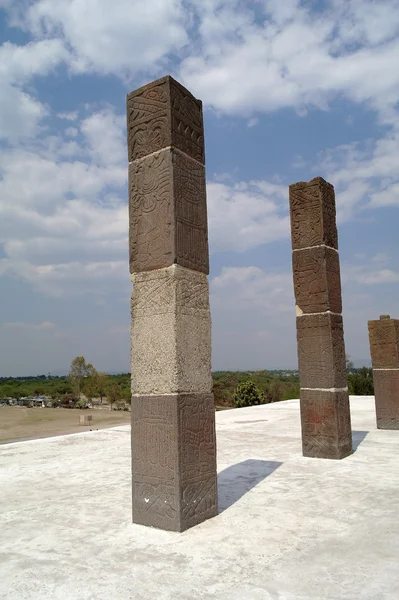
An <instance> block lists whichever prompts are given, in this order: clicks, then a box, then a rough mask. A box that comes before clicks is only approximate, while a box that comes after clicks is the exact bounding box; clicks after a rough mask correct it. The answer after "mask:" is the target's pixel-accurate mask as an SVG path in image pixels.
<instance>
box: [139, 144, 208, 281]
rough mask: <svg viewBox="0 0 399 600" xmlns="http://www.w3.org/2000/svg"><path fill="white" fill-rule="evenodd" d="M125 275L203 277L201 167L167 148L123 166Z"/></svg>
mask: <svg viewBox="0 0 399 600" xmlns="http://www.w3.org/2000/svg"><path fill="white" fill-rule="evenodd" d="M129 196H130V201H129V215H130V228H129V239H130V242H129V246H130V272H131V273H137V272H140V271H149V270H152V269H160V268H163V267H168V266H170V265H172V264H174V263H177V264H179V265H182V266H184V267H187V268H189V269H193V270H196V271H202V272H203V273H209V252H208V223H207V206H206V189H205V167H204V166H203V165H201V164H199V163H198V162H197V161H195V160H193V159H191V158H189V157H188V156H187V155H185V154H183V153H182V152H180V151H179V150H176V149H173V148H168V149H166V150H162V151H161V152H158V153H157V154H153V155H150V156H147V157H146V158H143V159H142V160H139V161H135V162H133V163H131V164H130V166H129Z"/></svg>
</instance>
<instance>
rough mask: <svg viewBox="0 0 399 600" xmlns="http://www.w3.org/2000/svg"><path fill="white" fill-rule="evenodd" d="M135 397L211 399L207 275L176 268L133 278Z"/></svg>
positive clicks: (133, 388)
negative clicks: (202, 395)
mask: <svg viewBox="0 0 399 600" xmlns="http://www.w3.org/2000/svg"><path fill="white" fill-rule="evenodd" d="M133 282H134V289H133V294H132V330H131V331H132V364H133V365H134V367H133V368H132V375H131V377H132V393H133V394H173V393H179V392H198V393H199V392H200V393H210V392H211V390H212V376H211V319H210V311H209V287H208V280H207V277H206V275H205V274H203V273H197V272H194V271H189V270H187V269H185V268H183V267H180V266H178V265H173V266H172V267H168V268H166V269H157V270H156V271H151V272H148V273H139V274H137V275H134V276H133Z"/></svg>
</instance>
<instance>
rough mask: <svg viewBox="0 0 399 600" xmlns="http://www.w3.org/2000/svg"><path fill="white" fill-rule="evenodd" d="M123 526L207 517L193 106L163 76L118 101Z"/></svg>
mask: <svg viewBox="0 0 399 600" xmlns="http://www.w3.org/2000/svg"><path fill="white" fill-rule="evenodd" d="M127 125H128V152H129V216H130V223H129V227H130V231H129V239H130V242H129V243H130V272H131V276H132V281H133V294H132V326H131V347H132V354H131V374H132V472H133V521H134V523H140V524H142V525H149V526H153V527H158V528H161V529H168V530H173V531H183V530H185V529H188V528H189V527H192V526H193V525H196V524H198V523H200V522H202V521H204V520H205V519H208V518H209V517H213V516H214V515H216V514H217V482H216V442H215V409H214V401H213V395H212V377H211V319H210V310H209V289H208V278H207V274H208V273H209V258H208V233H207V232H208V228H207V208H206V191H205V166H204V163H205V159H204V134H203V120H202V104H201V102H200V101H199V100H196V99H195V98H194V97H193V96H192V95H191V94H190V93H189V92H188V91H187V90H186V89H185V88H183V87H182V86H181V85H180V84H179V83H177V82H176V81H174V79H172V78H171V77H169V76H168V77H164V78H162V79H159V80H157V81H154V82H152V83H150V84H149V85H146V86H144V87H142V88H140V89H138V90H136V91H134V92H132V93H131V94H129V95H128V97H127Z"/></svg>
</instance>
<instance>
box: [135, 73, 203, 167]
mask: <svg viewBox="0 0 399 600" xmlns="http://www.w3.org/2000/svg"><path fill="white" fill-rule="evenodd" d="M126 104H127V145H128V158H129V162H132V161H133V160H137V159H139V158H143V157H144V156H147V155H148V154H152V153H153V152H158V150H162V149H163V148H167V147H169V146H172V147H174V148H178V149H179V150H181V151H182V152H184V153H185V154H187V155H188V156H191V158H194V159H195V160H197V161H199V162H200V163H202V164H205V151H204V125H203V116H202V102H201V100H197V99H196V98H194V96H193V95H192V94H190V92H189V91H188V90H186V89H185V88H184V87H183V86H182V85H180V83H178V82H177V81H176V80H175V79H173V77H170V75H167V76H166V77H162V78H161V79H158V80H156V81H153V82H152V83H149V84H148V85H145V86H143V87H141V88H139V89H137V90H135V91H134V92H131V93H130V94H128V96H127V103H126Z"/></svg>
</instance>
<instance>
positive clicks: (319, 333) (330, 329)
mask: <svg viewBox="0 0 399 600" xmlns="http://www.w3.org/2000/svg"><path fill="white" fill-rule="evenodd" d="M296 323H297V341H298V366H299V377H300V381H301V387H303V388H323V389H331V388H340V389H342V388H346V386H347V380H346V363H345V346H344V331H343V324H342V317H341V315H335V314H331V313H327V312H326V313H324V314H320V315H304V316H302V317H297V320H296Z"/></svg>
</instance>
